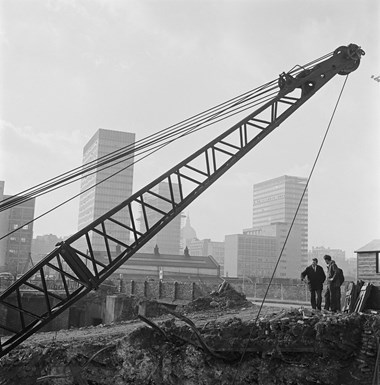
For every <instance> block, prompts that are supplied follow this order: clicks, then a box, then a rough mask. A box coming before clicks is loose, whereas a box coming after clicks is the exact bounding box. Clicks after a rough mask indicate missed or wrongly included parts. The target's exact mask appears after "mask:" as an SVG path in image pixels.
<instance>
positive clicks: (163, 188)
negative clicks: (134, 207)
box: [139, 182, 182, 255]
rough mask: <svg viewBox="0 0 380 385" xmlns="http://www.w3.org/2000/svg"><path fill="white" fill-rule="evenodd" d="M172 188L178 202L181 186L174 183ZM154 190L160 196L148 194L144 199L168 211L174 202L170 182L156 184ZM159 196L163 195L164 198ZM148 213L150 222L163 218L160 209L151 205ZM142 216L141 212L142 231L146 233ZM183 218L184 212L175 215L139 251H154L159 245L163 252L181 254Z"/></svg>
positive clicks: (147, 202) (148, 203) (161, 209)
mask: <svg viewBox="0 0 380 385" xmlns="http://www.w3.org/2000/svg"><path fill="white" fill-rule="evenodd" d="M172 188H173V195H174V200H175V201H177V202H178V201H179V200H180V192H179V186H178V184H175V183H173V184H172ZM152 191H153V192H155V193H156V194H157V195H158V196H155V195H151V196H147V197H146V198H145V199H144V200H145V203H146V204H147V205H150V206H153V207H155V208H156V209H158V210H160V211H163V212H168V211H169V210H170V209H171V207H172V204H171V203H170V199H171V193H170V188H169V183H167V182H161V183H159V184H158V185H156V186H155V187H154V188H153V189H152ZM159 196H162V197H163V198H164V199H162V198H160V197H159ZM168 200H169V201H168ZM146 215H147V218H148V223H150V224H152V223H156V222H158V221H159V220H160V219H161V218H162V214H161V213H160V212H159V211H157V210H153V209H150V208H149V207H147V208H146ZM142 218H143V216H142V213H141V217H140V231H141V232H143V233H144V232H145V231H146V229H145V224H144V221H143V220H142ZM181 218H182V214H179V215H177V217H175V218H174V219H173V220H172V221H171V222H170V223H168V224H167V225H166V226H165V227H164V228H163V229H161V230H160V231H159V232H158V233H157V234H156V235H154V236H153V237H152V238H151V239H150V240H149V241H148V242H147V243H146V244H145V245H144V246H143V247H142V248H141V249H140V250H139V251H140V252H141V253H153V252H154V249H155V248H156V246H157V247H158V249H159V251H160V253H162V254H173V255H178V254H181V250H180V249H181Z"/></svg>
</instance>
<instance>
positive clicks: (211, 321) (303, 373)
mask: <svg viewBox="0 0 380 385" xmlns="http://www.w3.org/2000/svg"><path fill="white" fill-rule="evenodd" d="M231 293H232V297H231ZM259 309H260V306H259V305H253V304H251V303H250V302H249V301H246V300H245V298H239V297H238V296H237V294H236V292H230V294H228V293H227V294H226V295H225V294H224V295H216V296H215V295H214V296H209V297H208V298H204V299H198V300H196V301H193V303H190V304H189V306H185V307H183V308H182V309H180V310H178V309H176V310H175V311H173V310H170V309H167V311H165V308H163V313H164V314H161V315H159V316H157V317H149V318H148V317H144V316H141V318H140V319H137V320H131V321H122V322H120V323H117V324H111V325H98V326H94V327H84V328H80V329H71V330H61V331H58V332H46V333H38V334H35V335H33V336H31V337H30V338H29V339H27V340H26V341H24V342H23V343H22V345H20V346H18V347H17V348H15V349H14V350H12V351H11V352H10V353H9V354H7V355H6V356H4V357H3V358H2V359H1V360H0V384H1V385H11V384H12V385H13V384H15V385H16V384H17V385H29V384H53V385H66V384H79V385H107V384H116V385H121V384H141V385H142V384H152V385H153V384H179V385H182V384H184V385H198V384H202V385H214V384H215V385H216V384H236V385H237V384H265V385H272V384H273V385H274V384H287V385H298V384H305V385H311V384H326V385H327V384H329V385H330V384H337V385H338V384H340V385H343V384H345V385H356V384H360V385H367V384H368V385H373V384H376V385H377V382H374V381H375V380H376V381H378V380H377V377H376V370H375V368H376V367H377V365H378V359H379V357H378V340H379V330H380V316H379V315H378V314H342V313H330V312H324V311H322V312H319V311H311V310H310V309H307V308H298V307H289V305H288V306H287V307H286V308H281V307H278V306H270V305H268V306H267V305H266V306H264V307H262V308H261V311H260V315H259V317H258V319H257V320H256V318H257V315H258V312H259ZM256 321H257V322H256Z"/></svg>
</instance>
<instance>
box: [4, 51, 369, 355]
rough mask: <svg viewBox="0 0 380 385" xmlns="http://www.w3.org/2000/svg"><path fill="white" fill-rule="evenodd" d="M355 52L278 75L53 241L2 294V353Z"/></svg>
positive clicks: (92, 284) (126, 252)
mask: <svg viewBox="0 0 380 385" xmlns="http://www.w3.org/2000/svg"><path fill="white" fill-rule="evenodd" d="M361 54H364V53H363V52H362V51H361V50H360V52H359V48H358V47H357V46H354V45H352V46H351V45H350V46H349V47H340V48H339V49H338V50H336V51H335V53H334V54H333V55H332V56H331V57H330V58H329V59H327V60H324V61H322V62H320V63H319V64H317V65H316V66H314V67H313V68H312V69H308V70H304V71H300V72H299V73H298V74H297V76H292V75H290V74H285V73H284V74H282V75H280V79H279V92H278V94H277V95H276V96H275V97H273V98H272V99H271V100H270V101H268V102H266V103H265V104H264V105H262V106H261V107H260V108H258V109H257V110H256V111H254V112H252V113H250V114H249V115H248V116H247V117H246V118H244V119H243V120H241V121H240V122H239V123H237V124H236V125H234V126H233V127H231V128H230V129H228V130H227V131H226V132H224V133H223V134H221V135H220V136H219V137H217V138H216V139H214V140H213V141H211V142H210V143H208V144H207V145H205V146H204V147H203V148H201V149H200V150H198V151H197V152H196V153H194V154H193V155H191V156H189V157H188V158H187V159H185V160H184V161H182V162H181V163H179V164H178V165H176V166H175V167H173V168H172V169H171V170H169V171H168V172H166V173H165V174H163V175H162V176H161V177H159V178H157V179H156V180H155V181H153V182H152V183H150V184H149V185H147V186H146V187H145V188H143V189H141V190H140V191H138V192H137V193H135V194H133V195H132V196H131V197H130V198H129V199H127V200H125V201H124V202H123V203H121V204H119V205H118V206H116V207H115V208H114V209H112V210H111V211H109V212H108V213H106V214H105V215H103V216H102V217H100V218H99V219H97V220H96V221H94V222H93V223H92V224H90V225H89V226H87V227H85V228H84V229H82V230H81V231H79V232H78V233H76V234H74V235H73V236H71V237H70V238H69V239H67V240H66V241H65V242H63V243H62V244H60V245H58V246H57V248H56V249H55V250H53V251H52V252H51V253H50V254H49V255H47V256H46V257H45V258H44V259H43V260H41V261H40V262H39V263H38V264H37V265H35V266H34V267H33V268H32V269H31V270H30V271H29V272H28V273H26V274H25V275H24V276H23V277H22V278H21V279H19V280H18V281H16V282H15V283H14V284H13V285H12V286H10V287H9V288H8V289H7V290H6V291H5V292H4V293H3V294H2V295H1V296H0V335H3V336H4V335H5V337H2V341H1V344H0V349H1V351H0V355H1V356H3V355H5V354H6V353H8V352H9V351H10V350H11V349H13V348H14V347H15V346H17V345H18V344H20V343H21V342H22V341H24V340H25V339H26V338H28V337H29V336H30V335H32V334H33V333H35V332H36V331H37V330H39V329H41V327H43V326H44V325H46V324H47V323H49V322H50V321H51V320H52V319H53V318H55V317H57V316H58V315H60V314H61V313H62V312H63V311H65V310H66V309H68V308H69V307H70V306H71V305H72V304H74V303H75V302H77V301H78V300H79V299H80V298H82V297H83V296H85V295H86V294H87V293H88V292H90V291H91V290H93V289H97V288H98V287H99V285H100V283H101V282H103V281H104V280H105V279H106V278H108V277H110V275H111V274H112V273H114V272H115V271H116V270H117V269H118V268H119V267H120V266H121V265H123V264H124V263H125V262H126V261H127V260H128V259H129V258H130V257H131V256H132V255H133V254H134V253H136V251H138V250H139V249H140V248H141V247H142V246H143V245H144V244H145V243H147V242H148V241H149V239H151V238H152V237H153V236H154V235H155V234H157V233H158V232H159V231H160V230H161V229H162V228H163V227H165V226H166V225H167V224H168V223H169V222H170V221H171V220H172V219H174V218H175V217H176V216H177V215H178V214H180V213H181V212H182V211H183V210H184V209H185V208H186V207H187V206H188V205H189V204H190V203H191V202H192V201H193V200H194V199H196V198H197V197H198V196H199V195H200V194H201V193H202V192H203V191H205V190H206V189H207V188H208V187H209V186H211V185H212V184H213V183H214V182H215V181H216V180H217V179H218V178H219V177H220V176H222V175H223V174H224V173H225V172H226V171H227V170H228V169H230V168H231V167H232V166H233V165H234V164H235V163H236V162H238V161H239V160H240V159H241V158H242V157H243V156H244V155H245V154H247V153H248V152H249V151H250V150H251V149H252V148H253V147H255V146H256V145H257V144H258V143H259V142H260V141H261V140H263V139H264V138H265V137H266V136H267V135H268V134H269V133H271V132H272V131H273V130H274V129H275V128H276V127H277V126H278V125H279V124H281V123H282V122H283V121H284V120H285V119H287V118H288V117H289V116H290V115H291V114H292V113H293V112H294V111H296V110H297V109H298V108H299V107H300V106H301V105H302V104H303V103H305V102H306V100H308V99H309V98H310V97H311V96H312V95H313V94H314V93H315V92H316V91H318V90H319V89H320V88H321V87H323V86H324V85H325V84H326V83H327V82H328V81H329V80H330V79H331V78H332V77H334V76H335V75H336V74H337V73H340V74H348V73H349V72H351V71H353V70H355V69H356V68H357V66H358V65H359V61H360V55H361ZM161 182H166V183H167V184H168V186H169V191H170V198H167V197H166V196H163V195H162V194H159V193H157V191H156V187H157V186H158V185H159V184H160V183H161ZM175 190H176V191H175ZM151 197H155V199H156V200H157V199H158V200H159V201H162V202H164V203H165V205H163V206H164V207H166V209H162V207H163V206H162V205H159V206H157V205H152V204H151V203H150V202H151ZM159 207H160V208H159ZM122 209H124V210H127V212H128V213H129V219H128V223H127V222H125V223H122V222H121V221H120V220H116V219H115V214H116V213H118V212H119V211H120V210H122ZM135 213H142V222H143V226H138V223H137V222H138V220H137V219H136V218H135ZM152 213H154V214H155V215H154V216H153V215H151V214H152ZM152 218H154V220H152ZM115 226H116V227H118V228H121V229H122V230H123V231H125V232H126V233H128V234H130V235H131V236H130V238H129V239H130V240H129V241H121V240H120V239H117V238H115V237H114V236H113V235H112V230H111V228H112V229H114V228H115ZM138 228H139V229H140V230H138ZM141 228H143V229H144V230H141ZM94 233H96V234H98V237H100V238H101V239H102V242H103V246H104V249H105V250H106V251H105V252H104V255H101V256H99V253H94V251H93V244H92V234H94ZM114 250H117V252H116V253H115V252H114ZM49 270H54V271H56V273H57V275H58V279H56V280H55V281H54V282H51V281H49V279H48V274H47V273H48V271H49ZM36 274H39V276H40V279H39V280H38V281H37V280H35V279H34V278H35V275H36ZM31 291H33V292H34V293H36V292H38V293H40V295H41V296H42V297H43V298H44V301H43V303H44V305H43V306H38V307H36V306H34V307H33V305H31V303H30V301H29V300H28V298H29V297H28V296H27V295H26V293H28V292H31ZM7 316H8V317H11V318H12V319H15V320H16V322H15V323H14V325H13V326H12V327H9V326H6V317H7Z"/></svg>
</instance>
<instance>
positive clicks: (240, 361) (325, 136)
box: [231, 75, 348, 385]
mask: <svg viewBox="0 0 380 385" xmlns="http://www.w3.org/2000/svg"><path fill="white" fill-rule="evenodd" d="M347 79H348V75H346V77H345V79H344V82H343V86H342V89H341V90H340V93H339V96H338V99H337V101H336V103H335V106H334V109H333V112H332V114H331V117H330V120H329V123H328V125H327V128H326V131H325V134H324V136H323V139H322V142H321V144H320V146H319V149H318V152H317V155H316V157H315V160H314V163H313V166H312V168H311V170H310V173H309V176H308V178H307V181H306V184H305V187H304V189H303V192H302V194H301V198H300V200H299V202H298V205H297V209H296V211H295V213H294V216H293V219H292V222H291V224H290V227H289V230H288V232H287V235H286V238H285V241H284V244H283V246H282V248H281V251H280V254H279V256H278V258H277V262H276V264H275V267H274V269H273V272H272V276H271V278H270V280H269V283H268V286H267V288H266V291H265V294H264V297H263V299H262V301H261V304H260V308H259V310H258V312H257V315H256V318H255V322H254V324H253V326H252V328H251V330H250V333H249V337H248V340H247V342H246V344H245V347H244V350H243V353H242V355H241V358H240V360H239V364H238V367H237V369H236V371H235V375H234V379H233V381H232V384H231V385H234V384H235V380H236V377H237V374H238V370H239V368H240V366H241V363H242V362H243V359H244V357H245V354H246V353H247V349H248V345H249V342H250V340H251V338H252V333H253V329H254V326H255V325H256V324H257V321H258V319H259V316H260V313H261V310H262V308H263V306H264V303H265V299H266V297H267V295H268V292H269V288H270V286H271V284H272V281H273V278H274V276H275V273H276V270H277V267H278V264H279V263H280V260H281V257H282V254H283V252H284V249H285V247H286V243H287V241H288V239H289V236H290V233H291V231H292V228H293V225H294V223H295V221H296V218H297V214H298V211H299V209H300V207H301V204H302V201H303V198H304V196H305V194H306V191H307V188H308V186H309V182H310V179H311V177H312V175H313V173H314V169H315V166H316V165H317V162H318V159H319V156H320V154H321V152H322V148H323V146H324V144H325V141H326V138H327V134H328V133H329V131H330V127H331V123H332V121H333V118H334V116H335V112H336V110H337V108H338V105H339V102H340V99H341V97H342V93H343V90H344V88H345V86H346V83H347Z"/></svg>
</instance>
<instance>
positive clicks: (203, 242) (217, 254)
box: [187, 238, 224, 276]
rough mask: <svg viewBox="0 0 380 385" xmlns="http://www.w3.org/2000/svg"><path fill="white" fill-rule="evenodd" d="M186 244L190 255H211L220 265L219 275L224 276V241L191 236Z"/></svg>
mask: <svg viewBox="0 0 380 385" xmlns="http://www.w3.org/2000/svg"><path fill="white" fill-rule="evenodd" d="M187 246H188V248H189V253H190V255H199V256H203V257H207V256H209V255H211V256H212V257H213V258H214V259H215V260H216V261H217V262H218V264H219V265H220V274H221V276H224V242H218V241H212V240H211V239H196V238H193V239H192V240H191V241H190V243H189V244H188V245H187Z"/></svg>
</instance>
